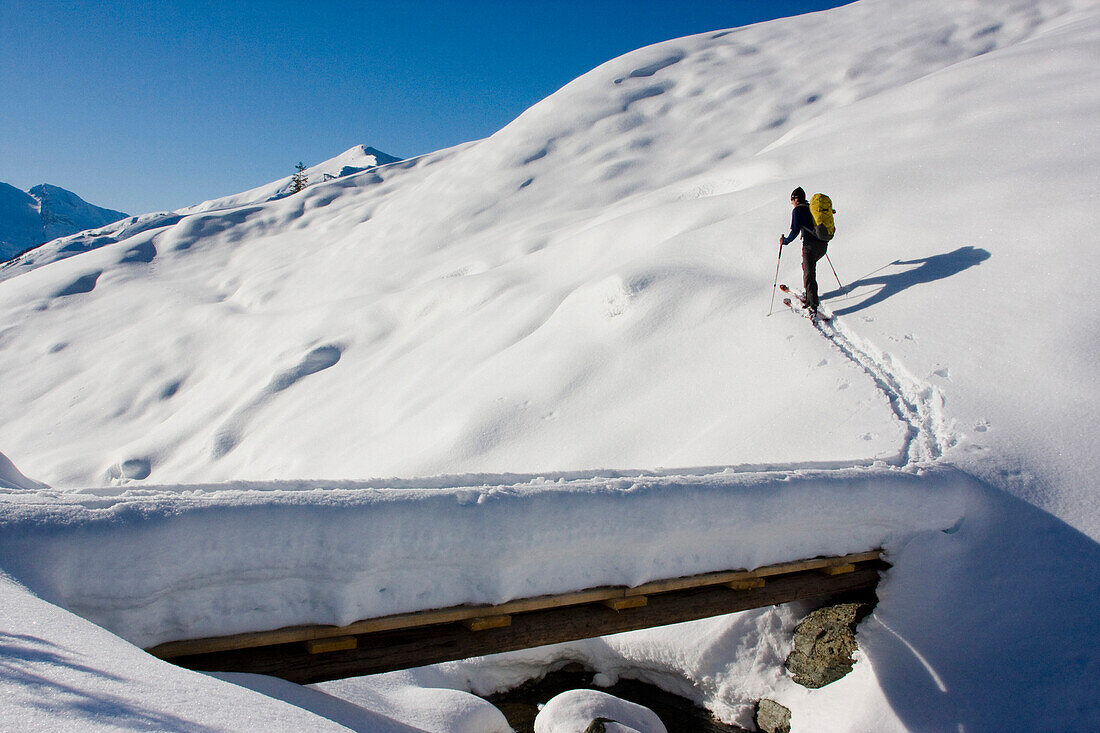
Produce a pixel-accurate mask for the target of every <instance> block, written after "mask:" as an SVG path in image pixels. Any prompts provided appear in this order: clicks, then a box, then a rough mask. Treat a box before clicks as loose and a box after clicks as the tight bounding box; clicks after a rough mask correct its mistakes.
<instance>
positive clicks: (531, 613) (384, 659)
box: [148, 550, 889, 684]
mask: <svg viewBox="0 0 1100 733" xmlns="http://www.w3.org/2000/svg"><path fill="white" fill-rule="evenodd" d="M887 567H889V565H887V564H886V563H885V562H883V560H882V557H881V551H879V550H874V551H871V552H864V553H859V554H853V555H844V556H839V557H819V558H814V559H810V560H801V561H798V562H790V563H782V564H779V565H769V566H766V567H761V568H756V569H755V570H731V571H728V572H717V573H706V574H703V575H694V576H690V577H684V578H673V579H669V580H658V581H653V582H650V583H645V584H643V585H640V586H636V587H633V588H627V587H623V586H614V587H603V588H590V589H586V590H581V591H576V592H573V593H565V594H559V595H550V596H539V597H536V598H525V599H520V600H515V601H509V602H507V603H502V604H499V605H493V606H455V607H452V608H442V609H434V610H428V611H418V612H415V613H403V614H397V615H393V616H385V617H381V618H373V619H365V620H363V621H357V622H355V623H353V624H349V625H347V626H293V627H288V628H284V629H276V630H274V631H260V632H251V633H245V634H234V635H232V636H223V637H215V638H206V639H190V640H185V641H173V642H168V643H166V644H160V645H159V646H155V647H153V648H151V649H149V650H148V651H149V652H150V653H151V654H153V655H155V656H158V657H160V658H162V659H166V660H169V661H171V662H173V663H175V664H178V665H180V666H182V667H188V668H190V669H195V670H203V671H211V672H214V671H217V672H253V673H257V674H266V675H272V676H275V677H282V678H283V679H286V680H290V681H291V682H297V683H299V684H309V683H313V682H323V681H326V680H332V679H339V678H343V677H354V676H358V675H366V674H375V673H378V672H389V671H393V670H397V669H407V668H410V667H419V666H423V665H426V664H435V663H438V662H446V661H452V660H456V659H466V658H468V657H474V656H481V655H485V654H496V653H498V652H507V651H514V650H517V649H527V648H531V647H536V646H543V645H545V644H557V643H561V642H565V641H575V640H577V639H588V638H592V637H596V636H605V635H607V634H617V633H620V632H623V631H634V630H637V629H645V628H651V627H654V626H664V625H667V624H674V623H680V622H683V621H694V620H697V619H701V618H707V617H710V616H719V615H722V614H726V613H733V612H735V611H745V610H748V609H751V608H762V607H765V606H772V605H776V604H779V603H788V602H791V601H797V600H813V599H825V598H828V597H830V596H834V595H838V594H842V593H847V592H852V591H865V590H870V589H873V588H875V587H876V586H877V585H878V580H879V575H880V572H881V571H882V570H884V569H885V568H887Z"/></svg>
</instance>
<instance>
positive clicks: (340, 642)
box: [305, 636, 359, 654]
mask: <svg viewBox="0 0 1100 733" xmlns="http://www.w3.org/2000/svg"><path fill="white" fill-rule="evenodd" d="M358 645H359V640H358V639H357V638H355V637H354V636H333V637H331V638H328V639H310V640H309V641H307V642H305V647H306V652H307V653H309V654H324V653H326V652H342V651H347V650H348V649H354V648H355V647H356V646H358Z"/></svg>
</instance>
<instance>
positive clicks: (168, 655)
mask: <svg viewBox="0 0 1100 733" xmlns="http://www.w3.org/2000/svg"><path fill="white" fill-rule="evenodd" d="M881 556H882V552H881V551H880V550H872V551H869V552H860V553H855V554H851V555H844V556H842V557H825V558H814V559H812V560H799V561H797V562H788V563H778V564H775V565H767V566H764V567H761V568H757V569H755V570H730V571H722V572H716V573H702V574H700V575H692V576H687V577H683V578H671V579H667V580H657V581H652V582H649V583H643V584H641V585H638V586H635V587H632V588H625V587H622V586H612V587H602V588H589V589H587V590H581V591H575V592H571V593H561V594H556V595H547V596H536V597H533V598H523V599H519V600H515V601H508V602H507V603H501V604H497V605H482V606H455V607H452V608H442V609H433V610H427V611H414V612H411V613H399V614H394V615H391V616H383V617H380V618H373V619H364V620H362V621H356V622H354V623H352V624H348V625H347V626H327V625H316V626H289V627H286V628H282V629H274V630H271V631H257V632H247V633H243V634H233V635H230V636H220V637H210V638H203V639H185V640H181V641H170V642H167V643H164V644H159V645H157V646H155V647H152V648H150V649H149V650H148V651H149V653H150V654H153V655H154V656H157V657H160V658H162V659H173V658H175V657H181V656H193V655H196V654H211V653H214V652H221V651H231V650H236V649H249V648H255V647H262V646H272V645H276V644H289V643H293V642H304V641H312V640H316V639H326V638H331V637H341V636H355V635H359V634H373V633H379V632H382V631H395V630H400V629H414V628H420V627H424V626H438V625H440V624H448V623H461V622H462V621H465V620H467V619H476V618H482V617H487V616H508V615H514V614H521V613H530V612H532V611H538V610H545V609H550V608H561V607H567V606H576V605H584V604H588V603H600V602H602V601H610V600H614V599H619V598H626V597H630V596H645V595H654V594H658V593H669V592H674V591H680V590H688V589H691V588H702V587H708V586H727V587H729V588H733V589H734V590H745V589H752V588H758V587H760V586H759V585H758V583H760V582H762V579H763V578H766V577H771V576H775V575H784V574H790V573H796V572H802V571H806V570H819V569H823V568H828V567H834V566H835V567H841V566H844V565H854V564H859V563H866V562H872V561H875V560H878V559H879V558H881Z"/></svg>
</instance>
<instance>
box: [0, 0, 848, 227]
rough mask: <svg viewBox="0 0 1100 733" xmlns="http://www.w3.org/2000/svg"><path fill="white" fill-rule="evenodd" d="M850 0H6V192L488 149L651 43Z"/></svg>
mask: <svg viewBox="0 0 1100 733" xmlns="http://www.w3.org/2000/svg"><path fill="white" fill-rule="evenodd" d="M843 4H845V2H844V1H842V0H768V1H767V2H765V1H764V0H691V1H690V2H646V1H644V0H633V1H627V0H589V1H588V2H573V1H568V2H566V1H562V2H556V1H555V0H543V1H542V2H539V3H534V2H523V1H522V0H521V1H519V2H516V1H515V0H513V1H511V2H505V1H489V0H464V1H463V2H455V1H454V0H438V1H428V0H423V1H418V0H409V1H408V2H398V1H394V2H369V1H366V0H363V1H358V2H336V1H335V0H311V2H308V3H306V2H301V1H300V0H299V1H296V2H290V1H284V0H266V1H265V2H258V1H257V2H241V1H237V0H217V1H216V2H209V1H207V0H193V1H191V2H182V1H178V0H176V1H171V0H166V1H164V2H151V1H150V2H136V1H133V0H115V1H113V2H112V1H110V0H101V1H93V0H87V1H80V0H33V1H26V0H3V2H0V181H4V182H6V183H10V184H11V185H13V186H16V187H17V188H21V189H24V190H26V189H28V188H30V187H31V186H34V185H36V184H39V183H52V184H54V185H57V186H62V187H64V188H68V189H70V190H72V191H75V192H76V193H77V194H79V195H80V196H82V197H83V198H85V199H87V200H88V201H90V202H92V203H94V204H98V205H100V206H106V207H109V208H113V209H119V210H122V211H127V212H129V213H133V214H138V213H145V212H149V211H158V210H167V209H175V208H180V207H182V206H188V205H190V204H193V203H198V202H200V201H203V200H205V199H209V198H214V197H217V196H224V195H227V194H231V193H237V192H239V191H243V190H247V189H249V188H252V187H254V186H257V185H260V184H262V183H266V182H268V181H271V180H274V179H277V178H280V177H282V176H285V175H289V174H290V173H292V172H293V167H294V165H295V163H297V162H298V161H299V160H301V161H304V162H305V163H306V164H307V165H312V164H314V163H319V162H321V161H322V160H325V159H327V158H331V157H333V156H335V155H337V154H339V153H341V152H343V151H344V150H346V149H347V148H350V147H352V146H353V145H356V144H359V143H363V144H366V145H370V146H373V147H375V148H378V149H379V150H383V151H385V152H387V153H390V154H392V155H397V156H400V157H411V156H414V155H419V154H422V153H426V152H430V151H432V150H438V149H440V148H445V147H449V146H451V145H455V144H457V143H461V142H466V141H469V140H476V139H480V138H483V137H486V136H488V135H491V134H492V133H494V132H496V131H497V130H499V129H500V128H501V127H503V126H504V125H506V124H507V123H508V122H510V121H511V120H513V119H515V118H516V117H517V116H518V115H519V114H520V113H521V112H523V110H524V109H526V108H527V107H530V106H531V105H532V104H534V103H535V102H537V101H539V100H540V99H542V98H544V97H546V96H547V95H549V94H551V93H553V92H554V91H555V90H556V89H558V88H560V87H561V86H563V85H564V84H566V83H567V82H569V81H570V80H572V79H574V78H576V77H577V76H580V75H581V74H583V73H585V72H586V71H588V70H589V69H592V68H594V67H596V66H598V65H599V64H601V63H603V62H605V61H607V60H609V59H612V58H615V57H616V56H619V55H622V54H624V53H626V52H628V51H631V50H633V49H636V48H641V47H642V46H647V45H649V44H651V43H656V42H658V41H663V40H667V39H669V38H677V37H680V36H685V35H690V34H693V33H702V32H705V31H711V30H716V29H719V28H729V27H734V26H740V25H746V24H748V23H754V22H758V21H761V20H768V19H771V18H775V17H783V16H789V15H797V14H800V13H805V12H810V11H814V10H820V9H823V8H828V7H833V6H836V5H843Z"/></svg>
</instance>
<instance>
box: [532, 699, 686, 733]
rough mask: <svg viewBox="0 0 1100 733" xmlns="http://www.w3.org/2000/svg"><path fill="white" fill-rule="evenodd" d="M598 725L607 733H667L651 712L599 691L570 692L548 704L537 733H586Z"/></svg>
mask: <svg viewBox="0 0 1100 733" xmlns="http://www.w3.org/2000/svg"><path fill="white" fill-rule="evenodd" d="M594 721H599V722H601V723H603V726H604V727H603V729H604V730H605V731H607V733H665V726H664V724H663V723H661V719H660V718H658V717H657V716H656V715H655V714H654V712H653V711H652V710H650V709H649V708H647V707H643V706H641V705H638V704H637V703H632V702H628V701H626V700H621V699H619V698H617V697H615V696H614V695H608V694H607V693H606V692H600V691H599V690H570V691H569V692H563V693H561V694H560V695H558V696H557V697H555V698H553V699H552V700H550V702H548V703H546V705H545V707H543V708H542V710H540V711H539V714H538V716H537V717H536V718H535V733H585V732H586V731H588V730H590V728H589V725H590V724H591V723H592V722H594Z"/></svg>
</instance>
